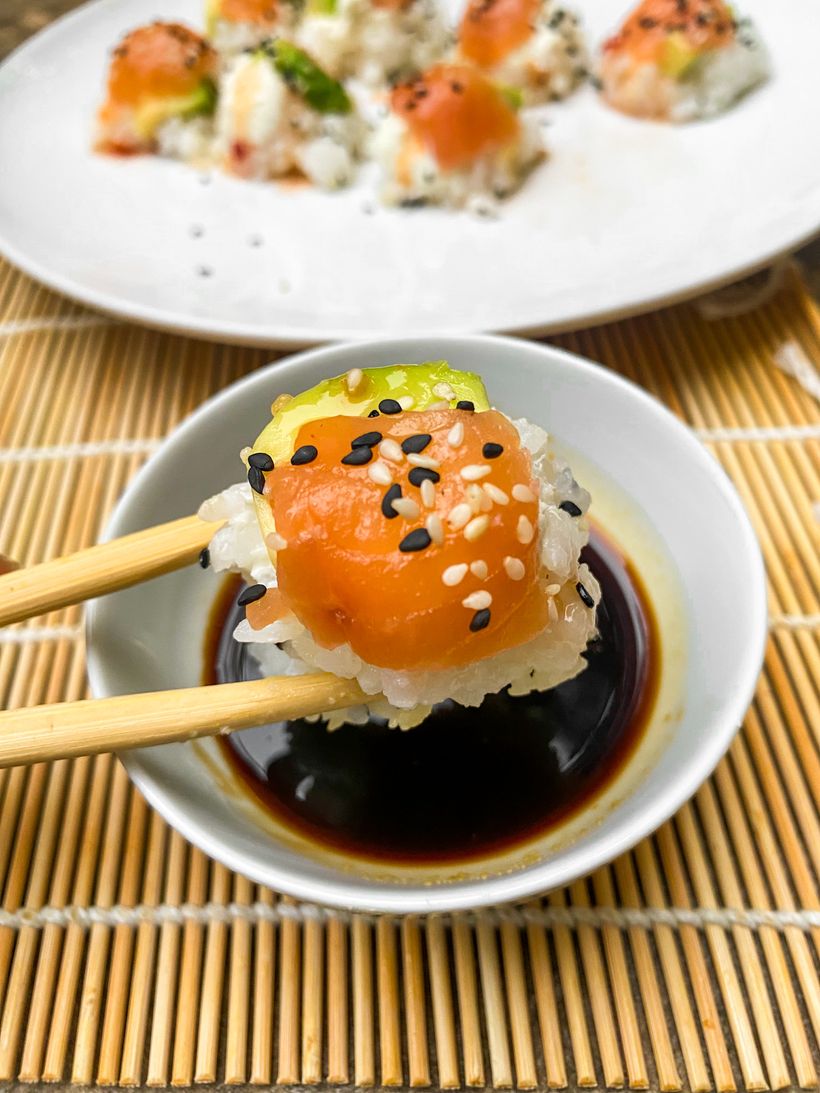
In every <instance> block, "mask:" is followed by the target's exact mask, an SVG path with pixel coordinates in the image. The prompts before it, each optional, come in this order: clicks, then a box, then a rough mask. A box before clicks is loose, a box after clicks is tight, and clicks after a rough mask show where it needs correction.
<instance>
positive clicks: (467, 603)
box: [461, 588, 493, 611]
mask: <svg viewBox="0 0 820 1093" xmlns="http://www.w3.org/2000/svg"><path fill="white" fill-rule="evenodd" d="M492 602H493V598H492V596H491V595H490V593H489V592H487V591H486V589H484V588H480V589H479V590H478V592H471V593H470V595H469V596H465V597H464V599H463V600H462V601H461V606H462V607H469V608H470V610H471V611H483V610H484V609H485V608H486V607H489V606H490V604H491V603H492Z"/></svg>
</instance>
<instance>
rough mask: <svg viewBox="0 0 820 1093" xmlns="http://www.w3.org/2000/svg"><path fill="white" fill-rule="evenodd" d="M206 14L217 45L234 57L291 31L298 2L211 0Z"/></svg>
mask: <svg viewBox="0 0 820 1093" xmlns="http://www.w3.org/2000/svg"><path fill="white" fill-rule="evenodd" d="M205 18H206V25H207V33H208V37H209V38H210V39H211V42H212V43H213V46H214V48H215V49H216V50H218V52H219V53H221V54H222V55H223V56H227V57H230V56H231V55H232V54H235V53H239V52H241V51H242V50H243V49H252V48H253V47H254V46H258V45H259V44H260V43H261V42H264V41H265V40H267V39H268V38H272V37H274V36H275V35H279V34H282V35H285V37H288V36H289V35H291V33H292V32H293V28H294V27H295V25H296V22H297V6H296V3H295V0H208V3H207V7H206V12H205Z"/></svg>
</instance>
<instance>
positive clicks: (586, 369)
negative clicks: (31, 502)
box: [86, 334, 768, 914]
mask: <svg viewBox="0 0 820 1093" xmlns="http://www.w3.org/2000/svg"><path fill="white" fill-rule="evenodd" d="M425 342H426V343H435V345H436V347H437V350H440V352H438V351H437V353H436V354H435V356H436V358H437V359H438V358H439V357H446V356H447V355H448V350H449V349H450V348H452V347H455V346H458V347H459V348H460V349H462V350H463V349H464V348H465V347H466V348H469V347H470V346H471V345H478V344H483V345H495V346H498V347H499V348H503V349H504V350H506V351H513V352H515V353H520V354H525V355H528V356H530V357H532V358H533V359H534V358H537V357H539V356H541V355H542V354H543V353H548V354H550V355H551V356H553V358H557V359H558V361H559V362H560V363H562V364H564V365H565V366H568V367H571V368H574V369H576V370H580V371H581V372H582V373H586V375H587V376H588V377H590V378H591V380H592V382H595V383H604V384H605V385H610V386H612V387H613V388H619V389H621V391H625V392H626V393H627V394H628V396H629V397H630V398H632V399H635V400H637V401H638V402H639V403H642V404H643V406H644V408H645V409H647V410H649V411H650V412H651V413H652V414H654V415H655V416H656V418H657V419H658V420H660V421H662V422H663V424H664V426H665V428H667V429H669V430H670V431H671V432H672V433H674V434H675V435H676V436H677V438H678V440H679V441H680V442H682V443H683V444H684V445H685V446H686V449H687V452H688V454H689V457H690V458H691V459H692V460H693V461H694V462H695V463H697V464H699V467H700V470H701V471H702V472H704V473H705V474H706V475H707V476H708V477H709V478H710V479H711V481H712V483H713V485H714V486H715V487H716V488H717V489H718V491H719V492H720V493H721V495H722V498H723V501H724V502H725V504H726V505H727V506H728V508H729V510H730V511H731V514H732V517H733V519H734V521H735V522H736V525H737V528H738V532H739V534H740V538H741V540H742V541H743V543H744V549H745V551H746V560H747V563H748V565H749V567H750V568H751V569H752V570H753V571H756V579H755V580H754V582H753V585H752V587H751V588H750V589H749V593H748V599H749V609H750V613H751V617H752V625H751V626H749V628H748V630H747V638H746V641H745V642H744V645H743V649H742V655H741V657H740V658H739V661H738V666H737V675H736V678H735V680H734V681H733V686H732V689H731V695H730V696H729V698H728V700H727V702H726V704H725V707H724V709H723V711H719V712H718V713H715V714H714V715H713V717H714V724H713V725H712V732H711V734H710V736H709V737H708V739H707V740H706V741H705V743H704V744H703V745H702V746H701V747H700V748H699V749H696V750H694V751H693V752H692V753H691V755H690V758H689V759H688V761H687V763H686V764H685V765H684V766H682V767H681V768H680V769H679V771H678V778H677V779H676V780H675V781H674V782H673V783H671V784H669V785H667V787H666V790H665V792H662V793H658V794H657V795H656V797H655V798H654V799H653V800H651V801H650V802H648V803H647V807H646V808H644V809H643V810H642V811H641V813H640V814H639V815H636V816H632V817H625V818H622V819H621V821H620V822H619V824H618V825H617V826H616V828H615V829H614V830H608V829H607V824H606V823H603V824H602V825H601V826H600V827H598V828H597V829H596V830H595V833H594V838H592V839H591V840H590V841H589V843H588V844H586V845H583V844H582V845H580V846H569V847H567V850H566V853H562V854H561V856H560V857H558V858H547V859H545V860H543V861H540V862H537V863H534V864H533V865H529V866H527V867H526V868H525V869H522V870H517V871H514V872H509V873H502V874H497V875H494V876H488V877H486V878H477V879H471V880H467V881H454V882H450V883H448V882H444V883H441V884H435V885H425V884H423V883H420V882H417V881H410V882H408V883H407V884H400V883H396V882H392V881H391V882H378V881H374V880H372V879H369V878H360V877H358V876H357V875H356V873H355V872H354V871H351V872H349V873H346V874H340V875H339V876H338V877H334V878H326V879H321V878H316V877H314V876H310V875H305V874H303V873H302V872H300V871H299V870H298V869H295V868H291V867H287V866H281V867H280V866H279V865H276V866H271V865H269V864H266V863H260V862H259V861H258V860H257V859H256V858H255V857H254V856H253V855H252V854H247V853H245V852H244V851H243V850H241V849H239V848H236V847H234V846H232V845H231V844H230V843H229V841H228V840H226V839H225V838H224V837H222V836H221V835H220V834H219V832H218V831H217V830H211V829H208V828H205V827H201V826H199V824H197V823H196V822H195V821H192V820H191V819H190V817H189V816H188V814H187V812H186V810H185V808H184V807H181V806H180V805H179V803H178V802H177V801H176V800H174V799H172V798H169V797H168V796H166V794H165V792H164V791H163V789H162V788H160V787H159V786H157V785H156V784H155V783H154V780H153V778H152V776H151V774H150V772H149V771H148V770H146V768H145V766H144V764H143V763H142V760H141V755H140V752H139V751H133V752H126V753H120V755H119V757H120V759H121V761H122V762H123V765H124V766H125V768H126V771H127V772H128V775H129V777H130V778H131V780H132V781H133V782H134V784H135V785H136V787H137V788H138V789H139V791H140V792H141V793H142V794H143V796H144V797H145V798H146V800H147V801H148V803H149V804H150V805H151V806H152V807H153V808H155V809H156V811H157V812H159V813H160V815H162V816H163V818H164V819H165V820H167V822H168V823H169V824H170V825H171V826H172V827H173V828H175V829H176V830H178V831H179V832H180V833H181V834H182V835H183V836H184V837H185V838H186V839H187V840H188V841H189V842H191V843H192V844H193V845H194V846H196V847H198V848H199V849H200V850H202V851H204V852H205V853H206V854H208V855H209V856H210V857H212V858H214V859H216V860H217V861H220V862H222V863H223V864H225V865H226V866H227V867H228V868H230V869H232V870H235V871H238V872H241V873H242V874H244V875H245V876H247V877H249V878H250V879H251V880H253V881H255V882H257V883H261V884H265V885H268V886H269V887H271V888H273V889H274V890H276V891H279V892H282V893H284V894H286V895H289V896H292V897H294V898H296V899H297V900H301V901H305V902H309V903H315V904H320V905H325V906H332V907H337V908H343V909H346V910H351V911H367V912H384V913H395V914H413V913H415V914H418V913H421V914H425V913H433V912H451V911H463V910H470V909H475V908H477V907H483V906H492V905H497V904H505V903H510V902H517V901H521V900H524V899H527V898H531V897H533V896H534V895H537V894H538V893H542V892H546V891H549V890H551V889H555V888H559V887H561V886H563V885H565V884H568V883H570V882H571V881H573V880H576V879H577V878H579V877H583V876H586V875H587V874H589V873H591V872H592V871H593V870H595V869H597V868H599V867H600V866H602V865H604V864H606V863H607V862H610V861H612V860H613V858H615V857H617V856H618V855H619V854H621V853H624V852H626V851H628V850H630V849H631V848H632V847H634V846H635V845H636V844H637V843H638V842H640V841H641V840H642V839H643V838H645V837H646V836H648V835H650V834H652V832H654V831H655V830H657V828H658V827H660V826H661V825H662V824H663V823H664V822H666V821H667V820H668V819H669V818H670V817H671V816H672V815H673V814H674V813H675V812H676V811H677V810H678V809H679V808H680V807H681V806H682V805H683V804H685V803H686V802H687V801H688V800H689V799H690V798H691V797H692V796H693V795H694V793H695V792H696V791H697V789H698V788H699V787H700V786H701V785H702V784H703V782H704V781H705V780H706V779H707V778H708V777H709V775H710V774H711V773H712V772H713V770H714V769H715V767H716V766H717V764H718V762H719V761H720V759H721V758H722V757H723V756H724V754H725V753H726V751H727V750H728V748H729V745H730V744H731V742H732V740H733V738H734V736H735V734H736V733H737V731H738V730H739V728H740V725H741V723H742V721H743V717H744V716H745V714H746V711H747V709H748V707H749V705H750V704H751V701H752V698H753V695H754V691H755V687H756V684H757V680H758V676H759V674H760V670H761V667H762V664H763V659H764V654H765V646H766V641H767V638H768V602H767V586H766V571H765V566H764V562H763V556H762V552H761V548H760V544H759V542H758V539H757V536H756V534H755V532H754V530H753V527H752V524H751V521H750V518H749V516H748V513H747V512H746V509H745V508H744V506H743V504H742V502H741V500H740V497H739V495H738V493H737V491H736V489H735V487H734V485H733V483H732V481H731V479H730V478H729V476H728V474H727V473H726V472H725V470H724V469H723V467H722V466H721V464H720V463H719V462H718V461H717V459H716V458H714V457H713V456H712V455H710V453H709V452H708V450H707V449H706V448H705V447H704V446H703V445H702V444H701V442H700V440H699V439H698V438H697V436H696V435H695V433H694V432H693V430H692V429H691V428H690V427H689V426H688V425H686V424H685V423H684V422H683V421H681V420H680V419H679V418H678V417H676V416H675V415H674V414H673V413H672V411H671V410H669V408H668V407H667V406H666V405H665V404H664V403H662V402H661V401H660V400H659V399H657V398H655V397H654V396H653V395H651V394H649V392H647V391H646V390H644V389H643V388H642V387H640V386H639V385H638V384H636V383H633V382H632V381H631V380H628V379H626V378H625V377H623V376H622V375H620V374H619V373H616V372H614V371H612V370H611V369H609V368H606V367H605V366H604V365H601V364H598V363H596V362H594V361H591V360H588V359H587V358H584V357H581V356H579V355H577V354H575V353H571V352H568V351H567V350H564V349H560V348H557V347H555V346H552V345H549V344H547V345H544V344H542V343H538V342H531V341H525V340H522V339H520V338H515V337H509V336H502V335H487V334H473V335H442V336H440V337H436V336H433V335H428V334H422V335H419V336H417V337H413V336H403V337H396V338H392V337H388V338H372V339H359V340H356V341H353V342H339V343H336V344H334V345H331V346H322V347H319V348H313V349H307V350H303V351H301V352H298V353H294V354H290V355H288V356H286V357H283V358H280V359H278V360H275V361H273V362H271V363H269V364H267V365H264V366H262V367H261V368H258V369H255V370H254V371H252V372H250V373H249V374H248V375H246V376H243V377H241V378H240V379H239V380H237V381H235V382H234V383H232V384H230V385H229V386H227V387H225V388H223V389H222V390H220V391H218V392H216V393H215V394H214V395H212V396H211V397H210V398H208V399H207V400H206V401H205V402H203V403H202V404H200V406H198V407H197V408H196V409H195V410H194V411H193V412H192V413H191V414H190V415H189V416H188V417H187V418H185V419H184V420H183V421H182V422H180V424H178V425H177V426H176V427H175V428H174V429H173V430H172V431H171V432H170V433H169V434H168V436H167V437H166V438H165V439H164V440H163V442H162V444H161V445H160V447H159V448H158V449H157V451H156V452H154V453H153V454H152V455H151V456H150V457H149V459H148V460H146V462H145V463H144V464H143V466H142V467H141V468H140V470H139V471H138V472H137V474H136V475H135V476H134V478H133V479H132V480H131V481H130V483H129V484H128V486H127V487H126V490H125V492H124V493H123V494H122V496H121V497H120V499H119V501H118V502H117V504H116V506H115V508H114V510H113V512H112V514H111V516H110V518H109V520H108V522H107V524H106V527H105V530H104V532H103V534H102V536H101V541H103V542H104V541H106V540H108V539H111V538H115V537H116V536H118V535H120V534H123V533H124V532H123V530H122V528H121V525H122V524H124V523H127V521H128V520H129V518H130V517H131V516H132V515H133V513H132V508H133V506H134V504H135V502H136V501H137V499H138V496H139V493H140V491H141V489H142V484H143V482H144V481H145V479H146V478H147V477H148V476H149V475H150V474H151V473H152V472H153V469H154V467H155V466H157V464H158V463H159V462H161V461H163V460H165V459H167V458H169V453H170V452H171V451H172V450H173V447H174V446H175V445H176V444H177V443H178V442H179V441H181V440H184V439H187V438H188V437H190V435H191V434H192V433H194V434H195V433H197V432H198V431H199V430H200V428H201V425H202V422H203V421H204V420H205V419H207V418H209V417H210V416H211V415H212V414H213V412H214V410H215V409H217V408H218V407H219V406H220V405H221V404H223V403H225V402H229V401H230V400H231V399H232V398H234V397H235V395H236V392H237V391H240V390H242V389H244V388H247V387H251V386H253V385H255V384H264V383H265V381H266V380H267V379H268V378H269V377H271V376H273V375H274V374H275V376H276V379H277V380H282V381H285V382H286V381H287V379H288V376H289V374H296V375H298V373H299V371H300V369H301V368H302V367H303V366H304V365H306V364H315V363H320V362H323V361H326V362H328V365H329V367H330V368H331V369H332V368H333V365H332V362H333V361H334V360H337V358H338V357H340V356H342V357H343V356H344V355H346V354H349V353H350V352H355V350H356V349H358V348H367V349H368V350H371V351H372V350H373V348H374V347H375V346H382V347H383V348H384V352H385V355H386V356H385V359H387V358H388V357H389V358H391V359H395V360H402V359H408V351H409V352H410V353H411V358H410V359H413V358H414V357H418V349H417V348H416V347H417V346H418V345H419V344H420V343H425ZM411 347H413V348H412V349H411ZM431 359H432V358H431ZM342 370H343V369H342ZM338 371H339V368H338V367H336V371H335V372H334V373H333V374H336V372H338ZM328 374H331V373H330V372H328ZM99 603H100V601H99V600H92V601H91V602H90V603H89V604H88V608H87V614H86V642H87V671H88V678H89V681H90V684H91V690H92V693H93V694H94V695H95V697H104V696H106V695H107V694H108V693H109V692H108V690H107V688H106V686H105V683H104V669H103V660H104V657H103V656H101V654H100V651H99V649H98V646H97V644H96V643H95V640H94V630H95V619H96V615H97V610H98V605H99Z"/></svg>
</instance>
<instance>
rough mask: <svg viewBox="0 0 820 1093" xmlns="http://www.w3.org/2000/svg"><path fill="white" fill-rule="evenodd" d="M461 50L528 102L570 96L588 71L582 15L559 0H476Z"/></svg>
mask: <svg viewBox="0 0 820 1093" xmlns="http://www.w3.org/2000/svg"><path fill="white" fill-rule="evenodd" d="M457 56H458V57H459V58H460V59H461V60H464V61H466V62H468V63H470V64H474V65H476V66H477V67H478V68H480V69H481V70H482V71H483V72H485V73H486V74H487V75H488V76H490V77H491V78H492V79H493V80H495V81H496V82H497V83H499V84H502V85H503V86H505V87H507V88H511V89H514V90H515V91H517V92H519V93H520V94H521V96H522V98H523V101H524V102H526V103H528V104H531V103H539V102H547V101H549V100H552V101H554V100H557V99H563V98H566V96H567V95H569V93H570V92H571V91H572V90H573V89H574V88H575V87H576V86H577V85H578V84H579V83H580V82H581V81H582V80H583V79H585V78H586V75H587V70H586V47H585V45H584V36H583V32H582V30H581V25H580V20H579V19H578V17H577V15H574V14H573V13H572V12H571V11H567V10H566V8H563V7H560V6H559V5H557V4H555V3H553V0H470V3H469V4H468V5H467V8H466V10H465V12H464V15H463V16H462V19H461V24H460V26H459V31H458V46H457Z"/></svg>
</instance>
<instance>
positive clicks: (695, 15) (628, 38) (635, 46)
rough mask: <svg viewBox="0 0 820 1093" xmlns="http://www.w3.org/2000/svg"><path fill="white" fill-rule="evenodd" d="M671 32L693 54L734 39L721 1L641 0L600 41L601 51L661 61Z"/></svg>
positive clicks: (727, 11) (729, 16) (732, 24)
mask: <svg viewBox="0 0 820 1093" xmlns="http://www.w3.org/2000/svg"><path fill="white" fill-rule="evenodd" d="M673 35H678V36H680V38H681V40H682V41H683V42H685V46H686V47H688V49H690V50H692V51H693V52H695V53H702V52H705V51H706V50H713V49H721V48H723V47H724V46H728V45H730V44H731V43H732V42H733V41H734V39H735V21H734V18H733V16H732V12H731V10H730V8H729V6H728V5H727V4H724V3H723V0H643V3H641V4H638V6H637V7H636V8H635V9H634V11H632V12H631V13H630V15H629V16H628V17H627V19H626V21H625V22H624V24H623V26H622V27H621V29H620V30H619V31H618V33H617V34H614V35H613V36H612V37H611V38H609V39H607V41H606V42H605V43H604V47H603V48H604V53H621V54H626V55H627V56H629V57H631V58H632V59H633V60H635V61H636V62H649V63H656V64H657V63H663V61H664V58H665V56H666V54H667V49H668V46H667V42H668V40H669V38H670V37H672V36H673Z"/></svg>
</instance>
